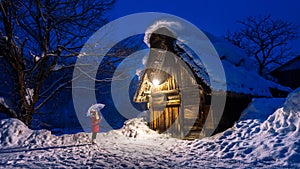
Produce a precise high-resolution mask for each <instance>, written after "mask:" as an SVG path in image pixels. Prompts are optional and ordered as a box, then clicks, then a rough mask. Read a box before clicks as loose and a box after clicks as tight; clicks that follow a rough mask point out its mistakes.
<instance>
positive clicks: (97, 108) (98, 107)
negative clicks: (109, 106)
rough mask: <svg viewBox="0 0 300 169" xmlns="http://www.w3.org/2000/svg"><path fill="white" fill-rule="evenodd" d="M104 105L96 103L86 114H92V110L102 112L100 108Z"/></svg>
mask: <svg viewBox="0 0 300 169" xmlns="http://www.w3.org/2000/svg"><path fill="white" fill-rule="evenodd" d="M104 107H105V104H102V103H98V104H94V105H92V106H91V107H90V108H89V109H88V111H87V113H86V116H91V111H92V110H96V111H97V112H98V113H100V110H101V109H103V108H104Z"/></svg>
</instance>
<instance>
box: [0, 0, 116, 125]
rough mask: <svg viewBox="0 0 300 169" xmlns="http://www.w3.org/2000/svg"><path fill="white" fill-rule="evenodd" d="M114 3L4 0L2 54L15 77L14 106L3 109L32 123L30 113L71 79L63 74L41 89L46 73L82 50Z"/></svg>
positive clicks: (0, 106)
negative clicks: (47, 86)
mask: <svg viewBox="0 0 300 169" xmlns="http://www.w3.org/2000/svg"><path fill="white" fill-rule="evenodd" d="M113 3H114V0H15V1H11V0H1V1H0V18H1V23H0V24H1V25H0V56H1V57H3V58H2V59H4V60H5V67H6V68H7V72H8V73H9V75H10V77H11V79H12V80H11V81H12V85H13V88H14V90H13V93H12V97H14V98H15V101H16V103H15V104H16V106H15V107H7V105H5V104H3V103H1V102H0V111H1V112H4V113H6V114H8V115H9V116H11V117H15V118H18V119H20V120H22V121H23V122H24V123H25V124H27V125H30V123H31V121H32V114H33V113H34V112H35V111H36V110H38V109H39V108H41V107H42V106H43V104H45V103H46V102H47V101H48V100H49V99H50V98H51V97H52V96H53V95H54V94H55V93H56V92H57V91H59V90H60V89H61V88H63V87H64V86H65V85H67V84H69V83H70V81H66V80H65V79H64V77H61V78H58V79H57V80H56V81H55V82H53V84H51V85H50V86H49V90H45V91H43V92H41V88H42V86H43V83H44V82H45V80H46V79H47V77H49V75H50V74H51V73H52V72H53V71H56V69H55V67H56V66H57V64H58V62H63V61H64V60H65V59H68V58H70V57H74V56H76V55H78V54H79V52H80V49H81V47H82V46H83V44H84V42H85V41H86V40H87V38H88V37H89V35H90V34H91V33H93V32H94V31H95V30H97V29H99V28H100V26H102V25H103V24H105V23H106V22H107V20H106V18H105V12H106V11H107V10H109V9H110V8H111V6H112V5H113ZM0 59H1V58H0ZM69 67H71V66H69ZM61 80H62V81H63V80H65V81H63V82H64V83H62V82H60V81H61ZM54 83H56V84H54ZM42 97H43V98H44V99H43V100H42V101H41V98H42Z"/></svg>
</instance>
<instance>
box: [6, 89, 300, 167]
mask: <svg viewBox="0 0 300 169" xmlns="http://www.w3.org/2000/svg"><path fill="white" fill-rule="evenodd" d="M299 103H300V88H299V89H297V90H295V91H294V92H293V93H291V94H290V95H289V96H288V98H287V99H286V100H285V99H274V98H273V99H254V100H253V101H252V103H251V104H250V105H249V106H248V108H247V109H245V110H244V112H243V113H242V116H241V118H240V119H239V121H238V122H236V123H235V124H234V126H233V127H232V128H229V129H228V130H226V131H224V132H222V133H219V134H217V135H215V136H212V137H207V138H204V139H199V140H194V141H185V140H178V139H174V138H170V137H169V135H167V134H158V133H156V132H155V131H152V130H150V129H149V128H148V127H147V125H146V122H145V121H144V120H143V119H142V118H135V119H130V120H128V121H126V122H125V124H124V127H123V128H121V129H119V130H111V131H109V132H103V133H99V134H98V136H97V140H96V141H97V144H96V145H92V144H90V134H86V133H78V134H69V135H63V136H54V135H52V134H51V133H50V132H49V131H47V130H38V131H33V130H30V129H28V128H27V127H26V126H25V125H24V124H23V123H22V122H20V121H19V120H16V119H6V120H2V121H0V127H1V128H0V141H1V142H0V168H23V167H25V168H49V167H50V168H74V167H75V168H78V167H91V168H93V167H96V168H299V167H300V161H299V159H300V137H299V134H300V131H299V129H300V104H299Z"/></svg>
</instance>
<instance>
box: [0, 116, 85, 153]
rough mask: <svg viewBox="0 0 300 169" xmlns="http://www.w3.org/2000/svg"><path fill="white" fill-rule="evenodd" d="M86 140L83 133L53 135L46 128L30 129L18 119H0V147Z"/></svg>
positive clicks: (76, 142) (50, 144) (77, 142)
mask: <svg viewBox="0 0 300 169" xmlns="http://www.w3.org/2000/svg"><path fill="white" fill-rule="evenodd" d="M88 142H89V137H88V135H87V134H85V133H78V134H69V135H62V136H55V135H52V134H51V132H50V131H48V130H31V129H29V128H28V127H27V126H26V125H25V124H24V123H23V122H21V121H20V120H18V119H13V118H10V119H4V120H1V121H0V148H6V147H30V148H34V147H47V146H52V145H55V146H57V145H68V144H80V143H88Z"/></svg>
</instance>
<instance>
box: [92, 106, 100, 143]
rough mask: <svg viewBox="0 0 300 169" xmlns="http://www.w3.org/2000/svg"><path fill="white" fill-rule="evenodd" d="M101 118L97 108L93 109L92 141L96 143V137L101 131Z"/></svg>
mask: <svg viewBox="0 0 300 169" xmlns="http://www.w3.org/2000/svg"><path fill="white" fill-rule="evenodd" d="M100 121H101V118H100V116H99V114H98V112H97V110H95V109H92V110H91V125H92V143H93V144H96V142H95V139H96V137H97V133H98V132H99V131H100V128H99V123H100Z"/></svg>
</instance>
